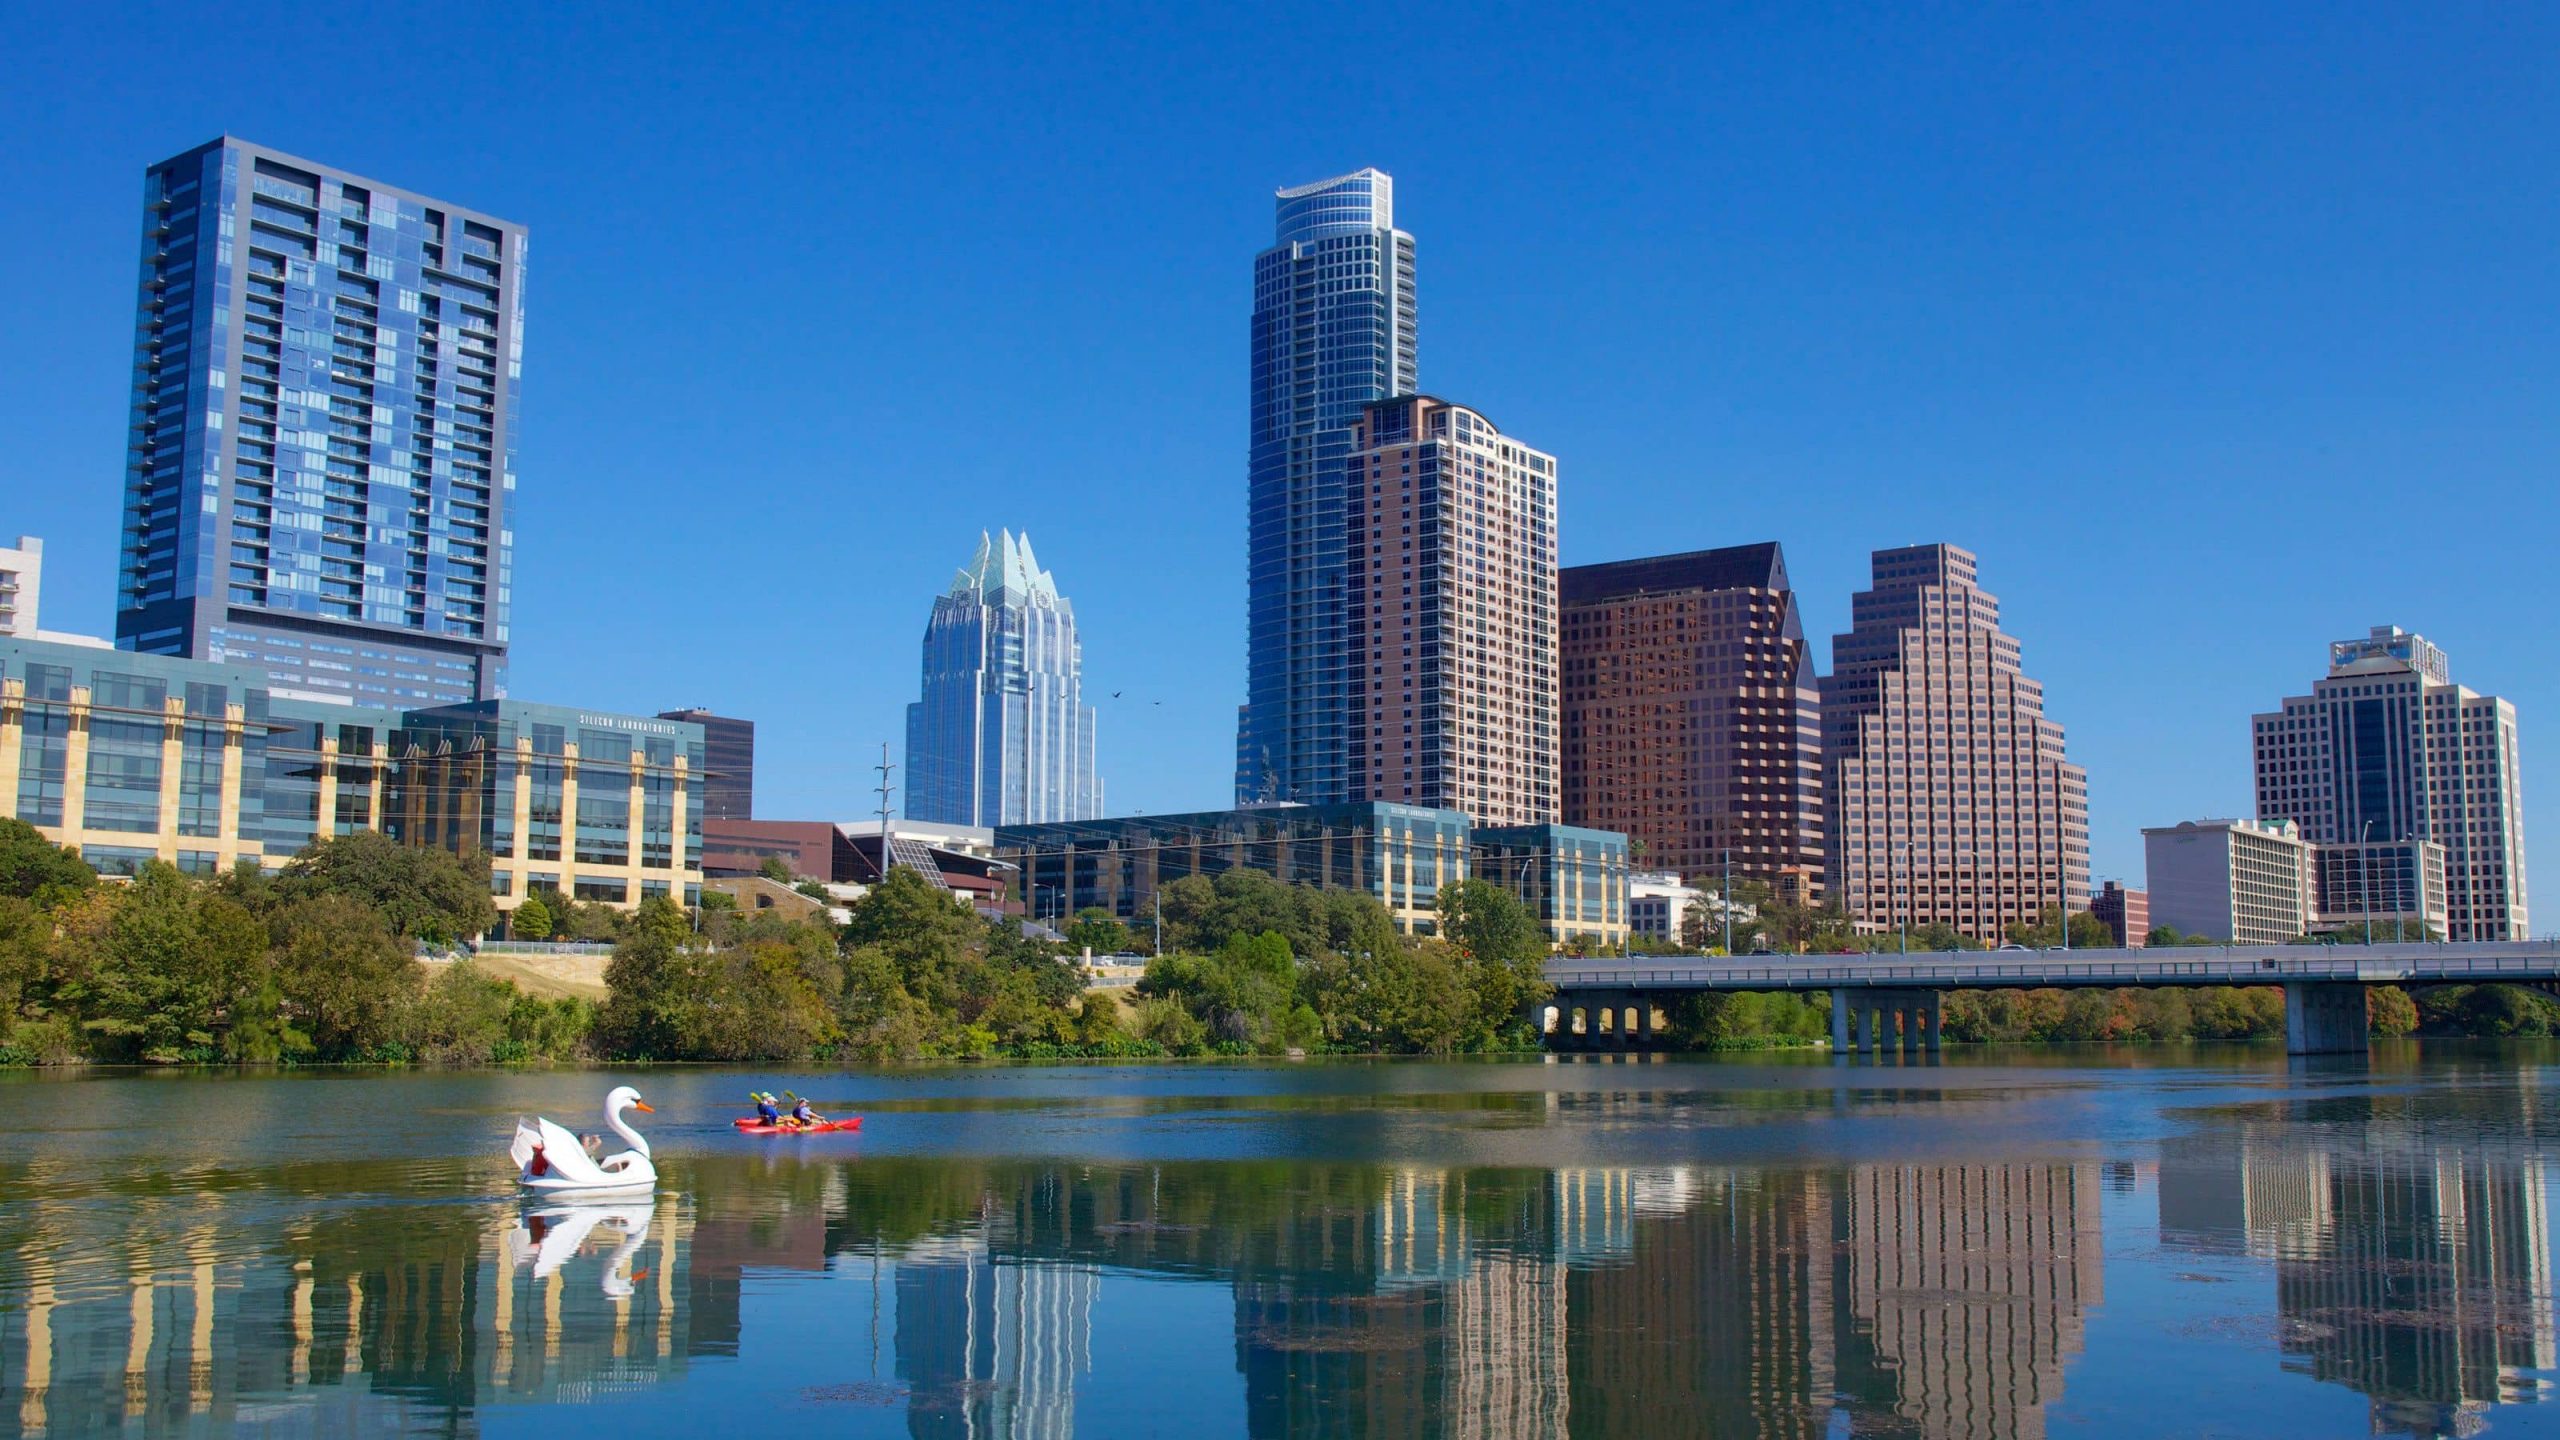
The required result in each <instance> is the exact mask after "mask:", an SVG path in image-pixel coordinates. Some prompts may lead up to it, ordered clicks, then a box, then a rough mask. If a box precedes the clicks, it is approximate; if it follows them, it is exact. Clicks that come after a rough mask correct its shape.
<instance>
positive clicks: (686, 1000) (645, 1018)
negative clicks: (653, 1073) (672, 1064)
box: [596, 895, 710, 1060]
mask: <svg viewBox="0 0 2560 1440" xmlns="http://www.w3.org/2000/svg"><path fill="white" fill-rule="evenodd" d="M691 939H692V932H691V926H690V925H689V924H688V923H687V921H686V919H685V915H684V912H683V911H682V910H680V909H678V908H677V907H676V904H675V902H674V901H672V900H669V899H668V898H667V897H665V896H663V895H652V896H650V897H649V898H647V899H645V900H643V901H641V902H640V910H639V913H638V914H636V915H635V916H633V917H632V923H631V928H630V929H629V930H628V931H627V932H625V933H624V935H623V937H622V940H621V943H619V944H617V945H616V946H615V947H614V950H613V959H612V960H610V961H608V962H607V963H606V965H605V968H604V983H605V985H606V986H607V987H608V989H609V990H610V991H611V992H612V993H611V995H610V996H609V998H607V999H606V1001H605V1003H604V1005H603V1007H602V1008H601V1009H599V1010H598V1011H597V1012H596V1038H597V1041H598V1043H600V1044H601V1045H602V1046H603V1047H604V1048H605V1052H606V1053H607V1054H609V1055H613V1056H616V1057H618V1058H622V1059H652V1060H678V1059H684V1058H688V1057H690V1056H692V1055H693V1054H695V1053H696V1052H697V1050H698V1048H699V1046H700V1045H701V1043H702V1040H703V1036H704V1032H705V1028H706V1027H705V1024H704V1018H703V1015H702V1013H701V1007H700V998H699V997H701V996H702V995H703V994H704V993H705V992H706V991H707V990H708V989H709V988H710V983H709V982H710V976H709V974H708V973H707V972H708V966H707V964H706V963H705V961H706V959H707V954H706V952H698V951H694V950H691V949H689V948H688V947H687V942H688V941H689V940H691Z"/></svg>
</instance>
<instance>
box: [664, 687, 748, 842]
mask: <svg viewBox="0 0 2560 1440" xmlns="http://www.w3.org/2000/svg"><path fill="white" fill-rule="evenodd" d="M658 718H659V719H661V720H681V721H683V722H685V723H686V724H688V725H699V726H701V727H702V753H703V759H704V760H705V762H706V763H707V764H709V766H710V767H711V769H710V773H709V774H706V775H703V776H701V777H699V781H698V783H699V785H700V788H701V791H702V818H703V819H705V820H752V819H754V818H755V816H756V722H754V721H753V720H740V719H738V718H737V717H735V716H731V715H714V714H712V713H711V712H710V711H708V710H703V709H689V710H661V711H659V712H658Z"/></svg>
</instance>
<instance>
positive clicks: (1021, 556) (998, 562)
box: [950, 530, 1064, 607]
mask: <svg viewBox="0 0 2560 1440" xmlns="http://www.w3.org/2000/svg"><path fill="white" fill-rule="evenodd" d="M996 537H997V538H993V539H991V538H989V537H988V535H987V533H986V532H985V531H983V530H981V531H979V532H978V553H977V554H976V555H975V556H973V557H972V558H971V559H970V561H969V563H968V564H967V565H965V566H963V567H961V568H960V569H959V570H958V571H956V572H954V573H953V575H952V577H951V590H950V594H951V596H952V598H954V599H958V600H973V601H975V602H977V603H978V604H980V605H993V606H999V607H1002V606H1024V605H1059V604H1063V603H1064V602H1063V601H1062V600H1061V599H1060V598H1059V596H1058V582H1057V581H1056V580H1055V579H1054V578H1052V577H1051V576H1050V574H1049V572H1048V571H1046V570H1043V569H1041V568H1040V562H1039V560H1038V559H1036V558H1035V557H1034V556H1033V555H1032V553H1031V537H1030V535H1029V534H1027V533H1026V534H1024V535H1023V536H1022V537H1021V538H1019V539H1017V538H1015V536H1014V533H1013V532H1012V531H1010V530H999V531H997V532H996Z"/></svg>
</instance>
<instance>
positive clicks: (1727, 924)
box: [1724, 850, 1733, 960]
mask: <svg viewBox="0 0 2560 1440" xmlns="http://www.w3.org/2000/svg"><path fill="white" fill-rule="evenodd" d="M1724 954H1725V958H1726V959H1728V960H1730V959H1732V958H1733V852H1732V851H1731V850H1727V851H1725V852H1724Z"/></svg>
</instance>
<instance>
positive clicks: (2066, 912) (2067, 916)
mask: <svg viewBox="0 0 2560 1440" xmlns="http://www.w3.org/2000/svg"><path fill="white" fill-rule="evenodd" d="M2053 868H2054V872H2055V874H2054V879H2055V880H2056V881H2057V882H2058V883H2059V886H2060V888H2061V891H2062V949H2063V951H2064V953H2066V954H2068V953H2069V952H2070V950H2071V834H2070V832H2069V831H2068V830H2066V829H2065V828H2064V827H2063V824H2062V767H2061V766H2060V765H2056V766H2054V767H2053Z"/></svg>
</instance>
